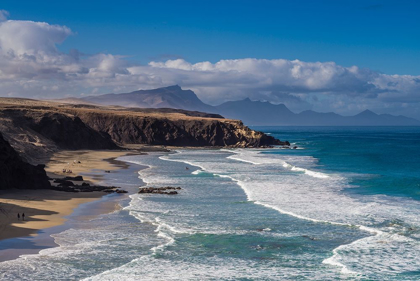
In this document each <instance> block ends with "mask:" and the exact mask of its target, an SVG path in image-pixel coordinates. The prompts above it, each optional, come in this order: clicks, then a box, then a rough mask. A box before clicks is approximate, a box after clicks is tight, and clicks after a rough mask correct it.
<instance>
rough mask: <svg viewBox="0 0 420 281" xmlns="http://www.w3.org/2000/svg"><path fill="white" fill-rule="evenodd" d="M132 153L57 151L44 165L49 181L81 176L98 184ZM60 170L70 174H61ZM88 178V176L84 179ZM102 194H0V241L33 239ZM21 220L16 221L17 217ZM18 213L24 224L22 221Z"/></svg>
mask: <svg viewBox="0 0 420 281" xmlns="http://www.w3.org/2000/svg"><path fill="white" fill-rule="evenodd" d="M132 153H135V152H132V151H127V150H121V151H91V150H78V151H61V152H58V153H55V154H54V155H53V156H52V157H51V158H50V159H49V161H47V162H46V168H45V170H46V171H47V173H48V175H49V176H50V177H51V178H59V177H64V176H77V175H80V174H83V177H84V179H85V180H86V181H88V182H90V183H93V184H94V183H95V182H98V181H100V179H101V177H102V175H103V174H104V173H105V171H110V172H111V171H115V170H117V169H120V168H122V167H123V166H122V165H123V164H122V163H119V162H118V161H113V159H114V158H116V157H119V156H122V155H126V154H132ZM63 169H67V170H71V171H72V173H63ZM87 174H88V176H86V175H87ZM105 194H106V193H104V192H79V193H73V192H62V191H54V190H8V191H1V192H0V208H1V209H0V240H3V239H8V238H15V237H23V236H36V235H37V232H38V231H39V230H40V229H45V228H50V227H53V226H57V225H61V224H63V223H64V222H65V221H66V219H65V217H66V216H68V215H70V214H71V213H72V212H73V211H74V209H76V208H77V207H78V206H79V205H80V204H83V203H87V202H91V201H94V200H97V199H99V198H101V197H102V196H103V195H105ZM104 206H105V207H104V208H101V213H105V212H110V211H113V210H114V209H115V206H113V205H104ZM18 213H19V214H20V216H21V218H20V220H18V217H17V214H18ZM22 213H24V214H25V220H24V221H22Z"/></svg>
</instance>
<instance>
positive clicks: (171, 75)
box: [0, 12, 420, 118]
mask: <svg viewBox="0 0 420 281" xmlns="http://www.w3.org/2000/svg"><path fill="white" fill-rule="evenodd" d="M5 15H6V13H5V12H0V20H1V18H2V17H3V18H4V20H3V21H0V95H2V96H21V97H33V98H60V97H65V96H82V95H88V94H103V93H109V92H126V91H132V90H137V89H150V88H155V87H161V86H168V85H173V84H179V85H180V86H182V87H184V88H189V89H192V90H194V91H195V92H196V93H197V95H198V96H199V97H200V98H201V99H202V100H203V101H205V102H208V103H211V104H219V103H222V102H224V101H227V100H237V99H243V98H246V97H250V98H251V99H253V100H267V101H270V102H273V103H285V104H286V105H287V106H289V107H290V108H291V109H294V110H295V111H299V110H304V109H309V108H312V109H315V110H319V111H335V112H339V113H342V114H353V113H357V112H360V111H361V110H364V109H367V108H370V109H373V110H376V111H377V112H390V113H394V114H401V113H404V114H406V115H410V116H413V117H417V118H420V112H419V108H420V106H419V105H420V76H410V75H386V74H382V73H379V72H376V71H372V70H369V69H361V68H358V67H357V66H352V67H343V66H340V65H337V64H336V63H334V62H304V61H300V60H292V61H291V60H285V59H276V60H265V59H253V58H245V59H234V60H221V61H218V62H216V63H211V62H207V61H204V62H198V63H190V62H188V61H186V60H184V59H181V58H178V59H172V60H166V61H151V62H150V63H149V64H148V65H136V64H133V63H131V62H130V61H129V60H127V59H126V58H125V57H124V56H121V55H113V54H96V55H89V56H88V55H84V54H83V53H81V52H80V51H78V50H71V51H70V52H69V53H68V54H65V53H62V52H60V51H59V49H58V47H57V46H58V45H59V44H60V43H62V42H63V41H64V40H66V38H68V37H69V36H71V35H73V32H72V31H71V30H70V29H69V28H68V27H65V26H60V25H51V24H48V23H44V22H33V21H14V20H6V17H7V15H6V16H5Z"/></svg>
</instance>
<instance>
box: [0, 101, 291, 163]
mask: <svg viewBox="0 0 420 281" xmlns="http://www.w3.org/2000/svg"><path fill="white" fill-rule="evenodd" d="M0 131H1V132H2V133H3V135H4V137H5V139H6V140H7V141H8V142H9V143H10V144H11V145H12V147H13V148H14V149H15V150H17V151H18V152H19V154H20V155H21V156H23V157H24V158H25V159H26V160H27V161H28V162H30V163H39V162H38V161H37V159H41V158H43V157H48V155H51V153H53V152H55V151H57V150H58V149H71V150H75V149H114V148H118V146H117V145H125V144H149V145H166V146H194V147H200V146H219V147H226V146H229V147H262V146H270V145H282V144H288V143H287V142H281V141H279V140H277V139H275V138H273V137H270V136H267V135H265V134H264V133H261V132H256V131H253V130H251V129H249V128H248V127H246V126H244V125H243V124H242V122H240V121H238V120H229V119H224V118H222V117H221V116H219V115H212V114H204V113H199V112H187V111H182V110H181V111H180V110H169V111H168V109H144V110H143V109H127V108H122V107H98V106H92V105H70V104H60V103H53V102H44V101H35V100H22V99H0Z"/></svg>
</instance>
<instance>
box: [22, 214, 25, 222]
mask: <svg viewBox="0 0 420 281" xmlns="http://www.w3.org/2000/svg"><path fill="white" fill-rule="evenodd" d="M22 220H23V221H24V220H25V213H22Z"/></svg>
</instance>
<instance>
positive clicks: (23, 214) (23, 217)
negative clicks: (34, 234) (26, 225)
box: [17, 213, 25, 221]
mask: <svg viewBox="0 0 420 281" xmlns="http://www.w3.org/2000/svg"><path fill="white" fill-rule="evenodd" d="M17 217H18V220H20V214H19V213H18V214H17ZM22 220H23V221H24V220H25V213H22Z"/></svg>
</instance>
